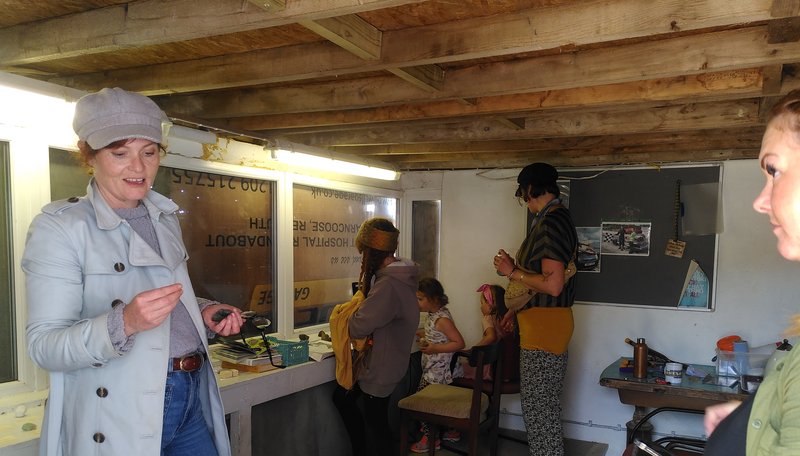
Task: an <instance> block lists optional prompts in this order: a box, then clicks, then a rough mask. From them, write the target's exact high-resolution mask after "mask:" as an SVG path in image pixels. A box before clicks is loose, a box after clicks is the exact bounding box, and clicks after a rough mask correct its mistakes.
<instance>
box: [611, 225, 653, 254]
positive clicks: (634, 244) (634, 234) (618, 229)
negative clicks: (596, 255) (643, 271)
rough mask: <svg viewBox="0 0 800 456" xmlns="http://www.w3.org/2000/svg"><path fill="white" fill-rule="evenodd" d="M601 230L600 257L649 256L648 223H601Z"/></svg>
mask: <svg viewBox="0 0 800 456" xmlns="http://www.w3.org/2000/svg"><path fill="white" fill-rule="evenodd" d="M601 229H602V247H601V254H602V255H624V256H649V255H650V229H651V223H650V222H603V223H602V226H601Z"/></svg>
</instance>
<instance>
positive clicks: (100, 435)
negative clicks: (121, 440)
mask: <svg viewBox="0 0 800 456" xmlns="http://www.w3.org/2000/svg"><path fill="white" fill-rule="evenodd" d="M92 440H94V441H95V442H97V443H103V442H105V441H106V436H104V435H103V433H102V432H95V433H94V435H93V436H92Z"/></svg>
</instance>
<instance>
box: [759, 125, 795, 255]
mask: <svg viewBox="0 0 800 456" xmlns="http://www.w3.org/2000/svg"><path fill="white" fill-rule="evenodd" d="M788 120H789V117H788V116H787V115H781V116H779V117H777V118H775V119H773V120H772V121H771V122H770V123H769V125H768V127H767V130H766V132H764V138H763V139H762V142H761V153H760V154H759V157H758V158H759V162H760V164H761V169H762V171H763V172H764V176H765V178H766V183H765V185H764V189H763V190H761V193H760V194H759V195H758V197H757V198H756V200H755V201H754V202H753V208H754V209H755V210H756V211H758V212H760V213H762V214H766V215H767V216H769V221H770V224H771V225H772V232H773V233H774V234H775V236H776V237H777V238H778V252H779V253H780V254H781V255H782V256H783V257H784V258H786V259H789V260H800V142H798V136H799V135H798V133H797V132H793V131H791V130H789V123H788Z"/></svg>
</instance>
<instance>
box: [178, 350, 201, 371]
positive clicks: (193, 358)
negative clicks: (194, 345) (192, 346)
mask: <svg viewBox="0 0 800 456" xmlns="http://www.w3.org/2000/svg"><path fill="white" fill-rule="evenodd" d="M199 356H200V354H199V353H195V354H193V355H189V356H184V357H183V358H181V361H180V363H178V367H179V368H180V370H182V371H183V372H194V371H196V370H197V369H200V367H202V366H203V359H202V358H200V360H199V361H198V360H197V358H198V357H199ZM190 362H194V363H196V365H195V366H184V363H186V364H189V363H190ZM192 367H194V369H192Z"/></svg>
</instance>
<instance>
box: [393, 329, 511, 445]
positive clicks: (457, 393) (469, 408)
mask: <svg viewBox="0 0 800 456" xmlns="http://www.w3.org/2000/svg"><path fill="white" fill-rule="evenodd" d="M499 355H500V345H499V342H498V343H495V344H492V345H484V346H474V347H472V348H471V349H470V351H469V364H470V366H473V367H475V371H476V372H483V366H484V365H492V368H491V371H492V379H493V380H492V383H493V385H492V393H491V395H488V394H486V393H485V392H484V383H486V381H484V380H483V376H482V375H477V376H476V377H478V378H476V379H475V380H474V384H473V386H472V389H467V388H462V387H459V386H453V385H438V384H433V385H428V386H426V387H425V388H423V389H422V391H419V392H417V393H415V394H412V395H410V396H408V397H405V398H403V399H401V400H400V401H399V402H398V403H397V406H398V407H399V408H400V454H401V455H406V454H408V445H409V444H408V429H409V423H410V422H411V421H412V420H418V421H425V422H427V423H428V424H429V426H428V432H429V435H428V442H429V446H428V454H429V455H431V456H432V455H433V454H434V453H435V451H436V445H435V442H436V438H437V437H438V435H437V434H438V428H439V426H444V427H450V428H455V429H458V430H459V431H461V433H462V436H463V437H465V438H467V440H468V444H467V446H468V452H466V453H464V452H463V451H461V450H459V449H456V448H448V450H451V451H454V452H456V453H460V454H468V455H470V456H475V455H477V454H478V435H479V434H480V433H481V432H485V431H487V430H488V431H489V452H490V454H491V456H496V455H497V435H498V424H499V415H500V390H501V385H500V375H497V373H498V372H499V371H500V370H501V369H502V364H503V360H502V358H501V357H500V356H499Z"/></svg>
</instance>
